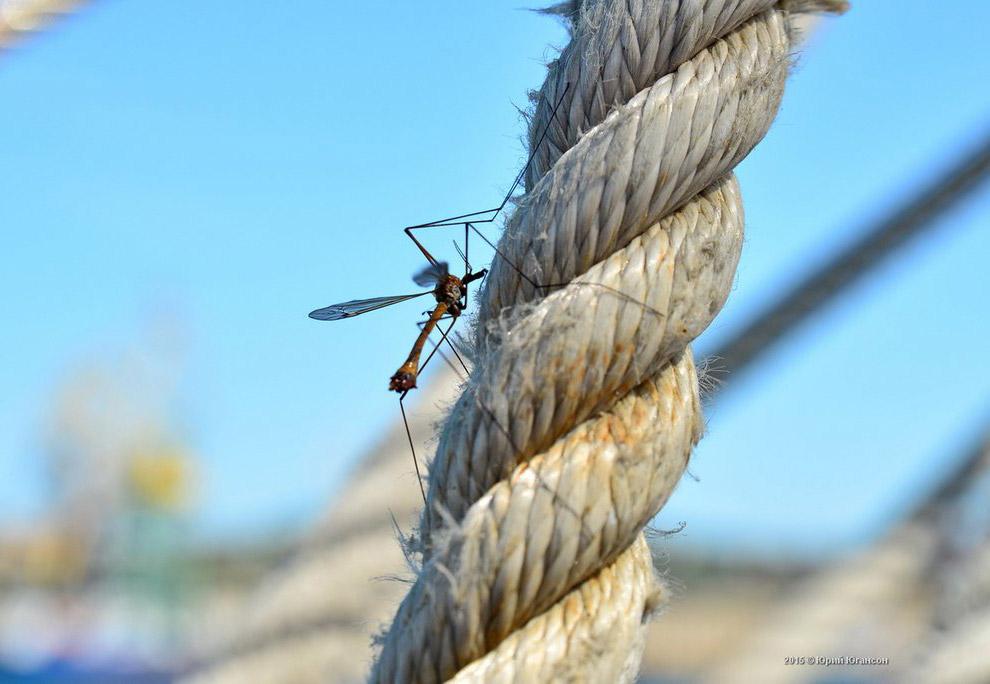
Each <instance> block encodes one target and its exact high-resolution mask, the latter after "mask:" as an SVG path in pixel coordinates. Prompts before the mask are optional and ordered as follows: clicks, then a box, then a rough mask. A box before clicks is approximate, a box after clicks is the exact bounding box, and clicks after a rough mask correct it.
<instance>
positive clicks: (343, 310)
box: [309, 292, 429, 321]
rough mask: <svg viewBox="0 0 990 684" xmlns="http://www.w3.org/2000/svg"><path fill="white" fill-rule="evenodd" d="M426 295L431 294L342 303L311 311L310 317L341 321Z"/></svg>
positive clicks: (420, 293) (418, 293) (375, 298)
mask: <svg viewBox="0 0 990 684" xmlns="http://www.w3.org/2000/svg"><path fill="white" fill-rule="evenodd" d="M425 294H429V292H417V293H416V294H408V295H397V296H394V297H373V298H371V299H352V300H351V301H349V302H341V303H340V304H333V305H331V306H327V307H324V308H322V309H317V310H316V311H310V312H309V317H310V318H315V319H316V320H318V321H339V320H340V319H342V318H351V317H352V316H360V315H361V314H363V313H368V312H369V311H374V310H375V309H382V308H384V307H386V306H392V305H393V304H398V303H399V302H404V301H406V300H407V299H415V298H416V297H422V296H423V295H425Z"/></svg>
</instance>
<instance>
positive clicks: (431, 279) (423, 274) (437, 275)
mask: <svg viewBox="0 0 990 684" xmlns="http://www.w3.org/2000/svg"><path fill="white" fill-rule="evenodd" d="M448 273H449V271H448V270H447V262H446V261H440V262H437V264H436V265H434V264H430V265H429V266H427V267H426V268H424V269H423V270H422V271H420V272H419V273H417V274H416V275H414V276H413V282H414V283H416V284H417V285H419V286H420V287H433V286H434V285H436V284H437V283H438V282H439V281H441V280H443V279H444V278H446V277H447V274H448Z"/></svg>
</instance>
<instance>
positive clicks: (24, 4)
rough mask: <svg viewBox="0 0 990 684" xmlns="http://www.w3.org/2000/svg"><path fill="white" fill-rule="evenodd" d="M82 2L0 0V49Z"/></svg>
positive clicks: (39, 28) (71, 0) (67, 0)
mask: <svg viewBox="0 0 990 684" xmlns="http://www.w3.org/2000/svg"><path fill="white" fill-rule="evenodd" d="M82 4H84V0H0V50H3V49H4V48H8V47H10V46H12V45H13V44H14V43H16V42H17V41H18V40H20V39H22V38H23V37H24V36H25V35H26V34H28V33H30V32H32V31H39V30H41V29H44V28H45V26H47V25H48V23H49V22H51V21H53V20H54V19H56V18H57V17H58V15H60V14H67V13H69V12H72V11H74V10H75V9H77V8H78V7H79V6H80V5H82Z"/></svg>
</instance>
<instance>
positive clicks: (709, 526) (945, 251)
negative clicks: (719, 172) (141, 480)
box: [0, 0, 990, 552]
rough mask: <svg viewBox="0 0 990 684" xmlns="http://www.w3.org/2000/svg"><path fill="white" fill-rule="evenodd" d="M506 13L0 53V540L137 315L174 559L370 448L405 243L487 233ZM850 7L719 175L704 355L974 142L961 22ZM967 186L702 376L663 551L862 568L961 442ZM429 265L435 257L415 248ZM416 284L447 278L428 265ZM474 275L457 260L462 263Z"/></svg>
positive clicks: (507, 149)
mask: <svg viewBox="0 0 990 684" xmlns="http://www.w3.org/2000/svg"><path fill="white" fill-rule="evenodd" d="M519 6H520V3H518V2H515V1H513V2H487V3H463V2H453V1H452V0H451V1H449V2H430V3H426V4H425V5H424V4H423V3H420V4H418V5H415V6H411V5H410V6H406V5H404V4H401V3H395V4H394V6H393V5H389V6H387V7H385V6H382V5H380V4H379V5H373V6H359V4H358V3H345V4H344V5H339V6H338V5H337V4H334V5H333V6H331V4H330V3H317V2H299V3H294V4H293V9H294V10H295V13H289V12H287V11H286V9H285V7H283V6H276V5H273V4H271V3H249V4H247V5H245V4H243V3H237V4H235V3H227V2H216V3H193V2H187V1H176V2H171V3H167V4H164V3H158V4H154V3H123V2H103V3H96V4H94V5H93V6H91V7H88V8H87V9H86V10H85V11H83V12H81V13H80V14H78V15H75V16H72V17H68V18H66V19H64V20H61V21H59V22H58V23H57V24H56V25H55V26H53V27H52V29H51V30H50V31H48V32H47V33H45V34H42V35H37V36H33V37H31V38H29V39H28V40H26V41H25V42H24V43H22V45H21V46H19V47H18V48H17V49H15V50H13V51H12V52H8V53H6V54H4V55H2V56H0V158H2V159H3V160H4V164H3V165H2V167H0V188H2V189H3V200H2V205H0V207H2V213H0V232H2V236H3V249H2V251H0V288H2V291H3V293H4V295H3V297H2V298H0V315H2V318H3V321H4V327H3V329H4V334H3V335H2V336H0V518H3V519H6V520H30V519H31V517H32V516H33V515H35V514H36V513H37V510H38V506H39V502H40V501H41V500H42V494H43V486H42V480H41V472H42V468H43V460H42V445H43V435H42V431H43V425H44V422H45V419H46V416H47V414H48V412H49V410H50V403H51V396H52V393H53V392H54V391H55V390H56V389H57V388H58V387H59V386H60V383H62V382H63V381H64V378H65V377H66V374H67V373H69V372H71V370H72V369H73V368H74V367H76V366H77V365H78V364H79V363H81V362H84V361H85V360H86V359H89V358H94V357H96V358H99V357H106V356H113V354H115V353H120V352H121V351H122V350H124V349H127V348H129V347H130V346H132V345H133V344H135V341H137V340H140V339H141V337H142V335H143V334H144V333H143V331H145V330H146V329H147V326H148V325H149V321H152V320H154V319H155V318H156V316H157V315H159V313H160V312H162V311H165V312H169V314H170V315H173V316H175V317H177V318H178V319H179V320H181V321H182V330H183V335H184V336H185V337H186V346H187V355H186V368H185V373H184V375H183V384H182V393H181V397H182V399H181V402H180V405H179V410H178V418H177V423H178V424H179V425H180V426H181V431H182V432H183V434H184V435H185V436H186V437H187V438H188V439H189V440H190V442H191V444H192V446H193V447H194V449H195V450H196V453H197V455H198V458H199V468H200V472H201V474H202V481H201V483H200V490H199V494H200V503H199V505H198V507H197V509H196V512H195V523H196V529H197V530H198V531H199V533H201V534H203V535H206V536H224V535H243V534H250V533H252V532H254V531H257V530H261V529H270V528H271V527H273V526H275V525H278V524H289V523H302V522H303V521H305V519H306V517H307V516H308V515H311V514H313V513H314V512H316V511H317V510H319V508H320V506H321V502H322V501H324V500H325V497H326V496H327V495H328V493H329V492H332V491H333V489H334V487H336V486H338V485H339V483H340V482H341V476H342V475H343V474H344V473H346V471H347V470H348V468H349V467H350V466H351V465H352V464H353V463H354V462H355V461H356V459H357V458H358V457H359V456H360V455H361V453H362V451H363V450H364V449H366V448H368V446H369V445H371V444H372V443H373V442H374V440H375V437H376V435H378V434H379V433H380V432H381V431H382V429H383V428H385V427H386V426H389V425H391V424H392V423H393V422H394V421H395V420H396V408H395V400H394V396H392V395H390V394H389V393H388V392H387V391H386V390H385V386H386V382H387V378H388V376H389V375H390V374H391V373H392V371H393V370H394V368H395V366H396V365H397V363H398V362H399V361H401V359H402V358H403V357H404V356H405V354H406V353H407V351H408V346H409V342H410V339H411V335H412V334H414V331H415V329H414V328H413V327H412V322H413V321H414V320H415V317H416V316H417V315H418V313H419V312H420V311H421V309H422V307H421V306H420V305H419V303H418V301H417V302H416V303H410V304H408V305H405V306H398V307H394V308H393V309H390V310H388V311H383V312H380V313H379V314H377V315H369V316H365V317H362V318H359V319H355V320H353V321H347V322H344V323H330V324H321V323H316V322H314V321H311V320H309V319H308V318H307V317H306V313H307V312H308V311H309V310H311V309H313V308H316V307H320V306H325V305H327V304H330V303H332V302H335V301H340V300H343V299H349V298H352V297H363V296H374V295H380V294H392V293H401V292H406V291H413V290H415V287H414V286H411V283H410V280H409V277H410V275H411V274H412V273H413V272H415V271H416V270H417V268H418V267H419V266H420V265H421V263H420V262H421V261H422V259H421V257H420V256H418V253H417V251H416V250H415V248H414V247H413V246H412V245H411V243H408V241H407V240H406V239H405V238H404V237H403V236H402V235H401V232H400V229H401V227H402V226H404V225H408V224H410V223H413V222H420V221H424V220H429V219H433V218H438V217H440V216H444V215H449V214H453V213H460V212H464V211H471V210H474V209H479V208H487V207H489V206H492V205H493V204H496V203H497V201H498V200H499V199H500V197H501V193H503V192H504V191H505V190H506V189H507V187H508V186H509V184H510V182H511V180H512V178H513V176H514V175H515V173H516V171H517V170H518V168H519V166H520V165H521V162H522V161H523V160H524V151H523V147H522V145H521V143H520V141H519V138H520V136H521V134H522V133H523V130H524V124H523V122H522V120H521V119H520V117H519V116H518V113H517V109H516V108H517V107H525V106H526V104H527V100H526V91H527V90H528V89H531V88H536V87H538V86H539V84H540V82H541V81H542V78H543V73H544V67H543V63H544V61H545V60H546V59H547V58H549V57H550V56H552V51H551V50H550V46H560V45H562V44H563V43H564V42H565V41H566V35H565V33H564V31H563V30H562V28H561V27H560V26H559V25H557V23H556V22H554V21H553V20H551V19H549V18H546V17H541V16H539V15H536V14H534V13H531V12H527V11H524V10H521V9H519ZM891 7H892V6H891V5H890V4H889V3H870V2H866V1H862V2H857V3H855V5H854V8H853V10H852V11H851V12H849V13H848V14H847V15H846V16H844V17H842V18H840V19H837V20H831V21H828V22H827V23H826V24H825V25H824V26H823V27H822V29H821V30H820V31H818V32H817V33H816V34H815V35H814V36H813V37H812V38H811V40H810V42H809V44H808V45H807V46H806V50H805V52H804V54H803V55H802V56H801V58H800V60H799V61H798V64H797V66H796V68H795V73H794V76H793V78H792V80H791V82H790V85H789V88H788V91H787V93H786V95H785V99H784V105H783V108H782V110H781V114H780V116H779V118H778V120H777V122H776V123H775V125H774V127H773V128H772V130H771V131H770V133H769V135H768V136H767V138H766V140H765V141H764V142H763V143H762V144H761V145H760V146H759V147H758V148H757V149H756V151H755V152H754V153H753V154H752V155H751V156H750V157H749V158H748V159H747V160H746V161H745V162H744V163H743V164H742V166H741V167H740V169H739V175H740V179H741V183H742V186H743V191H744V195H745V198H746V206H747V238H746V244H745V248H744V254H743V259H742V263H741V265H740V269H739V276H738V284H737V286H736V289H735V291H734V292H733V294H732V296H731V298H730V300H729V304H728V306H727V307H726V309H725V311H724V312H723V314H722V315H721V316H720V317H719V318H718V319H717V320H716V322H715V324H714V325H713V326H712V328H711V329H710V331H709V332H707V333H706V334H705V336H704V337H703V338H702V340H700V341H699V345H698V347H699V349H700V350H702V351H703V350H704V349H706V348H707V349H712V348H714V346H715V345H716V343H717V342H718V340H719V339H722V338H724V336H725V335H728V334H730V333H731V332H732V330H733V329H735V328H736V327H737V326H738V325H740V324H742V323H743V322H744V321H745V320H746V319H747V317H748V316H750V315H752V313H753V312H755V311H756V310H757V309H759V308H760V307H761V306H763V305H765V304H766V303H767V302H768V301H770V300H771V299H772V298H773V297H774V296H775V295H776V294H777V293H779V292H781V291H782V290H783V289H786V287H787V285H788V284H789V283H792V282H794V281H795V280H796V279H798V278H799V277H800V276H801V274H802V273H803V272H804V271H805V270H806V269H807V268H808V267H809V266H810V265H812V264H814V263H816V262H818V261H820V260H822V259H824V258H826V257H827V255H828V254H829V253H831V252H833V251H835V250H836V249H838V248H839V247H840V246H841V245H842V244H844V243H845V242H846V241H848V240H850V239H852V238H853V237H854V234H855V231H856V230H858V229H860V228H861V227H863V226H864V225H868V224H869V222H870V220H871V219H874V218H877V217H880V216H882V215H883V214H884V212H885V211H886V210H887V209H889V208H890V207H892V206H894V205H896V204H897V203H898V202H899V201H901V200H903V199H904V198H905V197H906V196H908V195H909V194H910V193H911V192H912V191H913V190H914V189H916V188H918V187H920V186H921V185H922V184H924V183H925V182H926V181H927V180H930V179H931V178H933V177H934V176H935V175H936V174H937V173H938V172H939V170H940V169H941V168H944V166H945V165H946V164H948V163H950V161H951V160H952V159H953V158H955V157H956V156H957V155H958V154H959V153H960V152H961V151H963V150H964V149H966V147H967V145H968V144H970V143H972V142H973V141H974V139H975V138H977V137H979V136H980V135H982V134H983V133H984V131H985V130H986V129H987V127H990V89H988V88H986V86H985V84H986V83H987V82H990V56H988V55H987V54H986V52H985V50H983V49H982V47H983V45H984V42H985V37H984V36H983V32H984V29H985V26H987V25H988V24H990V5H987V4H986V3H982V2H977V1H975V0H968V1H960V2H957V3H952V5H951V6H949V5H946V6H944V7H941V8H940V13H933V11H932V9H931V8H932V3H930V2H927V1H925V0H909V1H906V2H903V3H898V6H897V9H896V10H894V9H892V8H891ZM988 217H990V188H988V187H986V185H985V186H984V187H983V188H982V189H981V190H980V191H979V192H978V193H977V194H976V195H974V196H972V197H971V198H970V199H969V200H968V201H967V202H965V203H964V204H961V205H959V206H958V207H957V208H956V209H955V210H954V211H952V212H951V213H950V214H947V215H945V216H944V217H943V219H942V220H941V222H940V225H939V227H938V229H937V230H936V231H934V232H931V233H929V234H928V235H926V236H925V237H924V238H923V239H921V240H918V241H916V242H915V243H912V245H911V246H910V247H909V248H908V249H907V250H904V251H903V252H902V253H900V254H899V255H898V257H897V258H896V259H895V260H892V261H891V262H890V263H888V264H886V265H885V266H884V267H883V268H881V269H878V270H877V271H876V272H874V273H873V274H871V275H870V277H869V278H867V279H866V280H865V281H864V282H862V283H861V284H860V285H859V286H857V287H856V288H855V289H854V290H853V291H850V292H849V293H848V294H847V295H846V296H845V297H843V298H842V299H841V300H840V301H837V302H836V303H835V304H834V305H833V306H830V307H829V308H828V309H827V310H825V311H823V312H821V314H820V315H818V316H817V317H816V318H815V319H814V320H813V321H811V322H810V323H809V324H808V325H806V326H805V327H803V328H802V329H801V330H800V331H799V332H798V333H797V334H795V335H794V336H793V337H792V338H791V339H789V340H788V341H787V342H786V343H785V344H782V345H780V346H779V347H778V348H776V349H775V350H774V353H773V354H772V355H771V356H770V357H769V358H767V359H765V360H764V361H763V362H761V363H760V364H759V366H758V367H756V368H754V369H753V370H752V372H750V373H747V374H745V375H740V376H738V378H728V379H727V382H728V383H729V385H730V386H729V388H728V390H727V391H726V392H724V394H723V396H722V397H721V398H720V400H719V402H718V403H717V404H715V405H714V406H712V407H710V409H709V426H710V433H709V435H708V437H707V438H706V440H705V441H704V442H703V444H702V446H701V447H700V448H699V450H698V453H697V456H696V459H695V461H694V464H693V466H692V471H693V472H694V473H695V474H696V475H697V476H698V477H700V478H701V481H700V482H694V481H692V480H685V481H684V482H683V483H682V485H681V487H680V488H679V490H678V491H677V492H676V493H675V496H674V498H673V499H672V501H671V503H670V505H669V506H668V509H667V510H666V511H665V512H664V513H663V514H662V516H661V524H663V523H664V522H667V523H670V526H673V523H674V522H676V521H678V520H686V521H687V522H688V527H687V529H686V531H685V534H684V536H683V537H682V538H681V539H679V540H677V541H676V542H673V543H677V544H681V543H683V544H704V545H707V546H709V547H713V546H716V545H717V546H718V547H720V548H728V549H759V550H763V551H768V552H774V551H781V550H785V549H790V550H795V549H796V550H806V551H809V552H813V551H821V550H829V549H835V548H841V547H842V546H843V545H847V544H849V543H852V542H857V541H863V540H866V539H868V538H869V537H870V536H871V535H873V534H876V533H877V532H879V531H880V530H882V529H883V525H884V524H885V523H886V522H887V521H889V520H890V519H892V518H893V517H895V516H896V514H897V512H898V511H900V510H903V509H904V508H905V507H906V506H908V505H909V502H910V501H911V499H912V497H915V496H917V495H918V493H919V492H922V491H924V490H925V488H926V487H928V486H930V485H931V482H932V478H933V477H935V476H936V475H937V473H938V472H940V470H941V469H943V468H945V467H946V466H947V465H948V464H949V463H951V461H952V459H953V458H954V457H958V455H959V451H960V448H961V446H962V443H963V442H964V441H965V438H966V436H967V435H969V434H972V433H973V432H974V431H976V430H977V429H978V428H979V427H980V426H981V425H982V421H985V420H986V419H987V417H988V415H990V363H988V362H987V360H986V358H985V354H984V352H983V349H984V348H985V346H986V340H987V339H988V338H990V322H988V319H990V317H988V316H986V315H985V311H986V309H987V306H986V292H987V291H988V285H990V278H988V276H987V275H986V271H985V266H984V261H985V255H986V254H988V253H990V230H988V224H990V218H988ZM447 244H449V242H447V241H446V238H442V239H440V238H438V239H437V242H436V243H435V248H436V249H437V250H438V251H442V250H444V249H445V248H446V245H447ZM447 258H452V259H453V258H456V256H455V255H449V256H448V257H447ZM476 265H477V264H476Z"/></svg>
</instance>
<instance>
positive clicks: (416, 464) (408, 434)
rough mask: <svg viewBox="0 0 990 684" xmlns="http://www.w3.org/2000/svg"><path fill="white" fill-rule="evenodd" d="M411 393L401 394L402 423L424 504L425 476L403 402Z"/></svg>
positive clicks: (424, 503)
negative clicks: (420, 470)
mask: <svg viewBox="0 0 990 684" xmlns="http://www.w3.org/2000/svg"><path fill="white" fill-rule="evenodd" d="M407 394H409V390H406V391H405V392H403V393H402V394H401V395H399V411H401V412H402V424H403V425H405V426H406V439H408V440H409V451H411V452H412V460H413V466H414V467H415V468H416V482H418V483H419V491H420V493H421V494H422V495H423V505H424V506H425V505H426V489H425V488H424V487H423V476H422V475H421V474H420V472H419V459H417V458H416V447H415V446H413V438H412V432H411V431H410V430H409V419H408V418H406V407H405V405H404V404H403V403H402V400H403V399H405V398H406V395H407Z"/></svg>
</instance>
